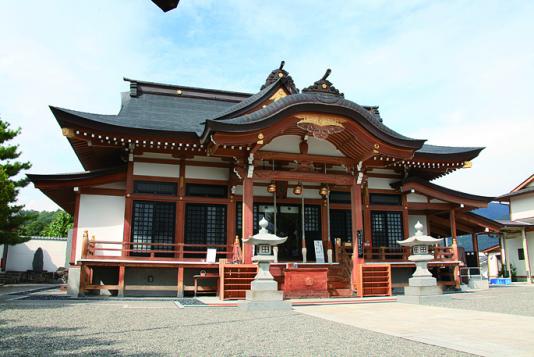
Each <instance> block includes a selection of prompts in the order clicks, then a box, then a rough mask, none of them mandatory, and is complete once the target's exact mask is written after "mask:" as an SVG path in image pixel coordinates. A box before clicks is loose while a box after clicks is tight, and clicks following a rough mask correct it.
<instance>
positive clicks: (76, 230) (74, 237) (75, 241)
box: [4, 191, 80, 265]
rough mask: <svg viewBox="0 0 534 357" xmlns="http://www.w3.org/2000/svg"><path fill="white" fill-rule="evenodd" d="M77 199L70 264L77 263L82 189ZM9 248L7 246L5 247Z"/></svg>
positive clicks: (77, 194)
mask: <svg viewBox="0 0 534 357" xmlns="http://www.w3.org/2000/svg"><path fill="white" fill-rule="evenodd" d="M75 194H76V198H75V199H76V201H75V203H74V222H73V224H72V239H71V243H70V244H71V245H70V260H69V263H70V265H76V245H77V244H76V243H77V241H78V222H79V216H80V191H77V192H76V193H75ZM4 249H7V246H6V247H4Z"/></svg>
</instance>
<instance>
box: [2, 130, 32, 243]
mask: <svg viewBox="0 0 534 357" xmlns="http://www.w3.org/2000/svg"><path fill="white" fill-rule="evenodd" d="M19 134H20V129H16V130H13V129H10V127H9V124H8V123H7V122H5V121H2V120H0V244H17V243H20V242H22V241H24V238H21V236H20V234H19V228H20V226H21V225H22V224H23V223H24V222H25V221H26V217H25V216H24V215H23V214H21V211H22V208H23V207H24V206H22V205H17V204H16V202H17V196H18V194H19V190H20V188H22V187H24V186H26V185H27V184H28V179H27V178H26V177H24V178H17V176H18V175H19V174H20V173H21V172H22V171H23V170H28V169H29V168H30V167H31V164H30V163H29V162H21V161H18V160H17V159H18V158H19V157H20V151H19V150H18V149H19V147H18V145H10V144H9V143H8V142H9V141H11V140H13V139H14V138H15V137H16V136H17V135H19Z"/></svg>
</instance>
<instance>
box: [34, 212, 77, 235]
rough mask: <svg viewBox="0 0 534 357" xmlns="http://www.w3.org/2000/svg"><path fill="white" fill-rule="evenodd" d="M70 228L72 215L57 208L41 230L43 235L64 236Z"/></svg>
mask: <svg viewBox="0 0 534 357" xmlns="http://www.w3.org/2000/svg"><path fill="white" fill-rule="evenodd" d="M71 228H72V216H71V215H70V214H68V213H67V212H65V211H62V210H58V211H56V212H55V213H54V218H53V219H52V222H50V224H49V225H48V226H47V227H45V229H44V230H43V231H42V232H41V235H42V236H44V237H66V236H67V234H68V232H69V229H71Z"/></svg>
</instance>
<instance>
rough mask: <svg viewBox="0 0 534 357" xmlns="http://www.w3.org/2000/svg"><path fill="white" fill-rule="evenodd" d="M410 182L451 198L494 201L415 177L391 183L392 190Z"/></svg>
mask: <svg viewBox="0 0 534 357" xmlns="http://www.w3.org/2000/svg"><path fill="white" fill-rule="evenodd" d="M411 182H413V183H418V184H421V185H424V186H427V187H428V188H430V189H433V190H436V191H439V192H443V193H446V194H448V195H451V196H456V197H460V198H465V199H469V200H474V201H482V202H491V201H493V200H494V199H495V198H494V197H488V196H478V195H472V194H469V193H465V192H461V191H456V190H453V189H450V188H447V187H443V186H440V185H437V184H435V183H432V182H429V181H427V180H425V179H422V178H420V177H415V176H411V177H408V178H406V179H404V180H403V181H400V182H395V183H392V184H391V186H392V187H394V188H397V187H399V186H402V185H404V184H408V183H411ZM471 214H474V215H476V214H475V213H471ZM477 216H480V215H477ZM480 217H482V216H480ZM485 219H488V218H485Z"/></svg>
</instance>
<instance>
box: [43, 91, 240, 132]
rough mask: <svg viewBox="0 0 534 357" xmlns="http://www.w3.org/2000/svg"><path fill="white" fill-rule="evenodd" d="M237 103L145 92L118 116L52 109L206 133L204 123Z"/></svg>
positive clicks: (119, 122)
mask: <svg viewBox="0 0 534 357" xmlns="http://www.w3.org/2000/svg"><path fill="white" fill-rule="evenodd" d="M233 104H234V103H233V102H224V101H220V100H207V99H199V98H188V97H176V96H166V95H155V94H143V95H140V96H139V97H128V98H127V99H126V100H125V101H124V102H123V105H122V108H121V111H120V112H119V114H117V115H102V114H93V113H85V112H79V111H76V110H70V109H63V108H52V109H53V110H54V109H55V110H59V111H63V112H66V113H69V114H72V115H74V116H77V117H81V118H85V119H88V120H91V121H95V122H99V123H103V124H108V125H114V126H120V127H126V128H134V129H149V130H161V131H173V132H194V133H196V134H200V133H202V131H203V130H204V126H203V125H202V122H203V121H204V120H205V119H206V118H209V117H212V116H214V115H215V114H216V113H219V112H221V111H223V110H225V109H226V108H228V107H230V106H232V105H233Z"/></svg>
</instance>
